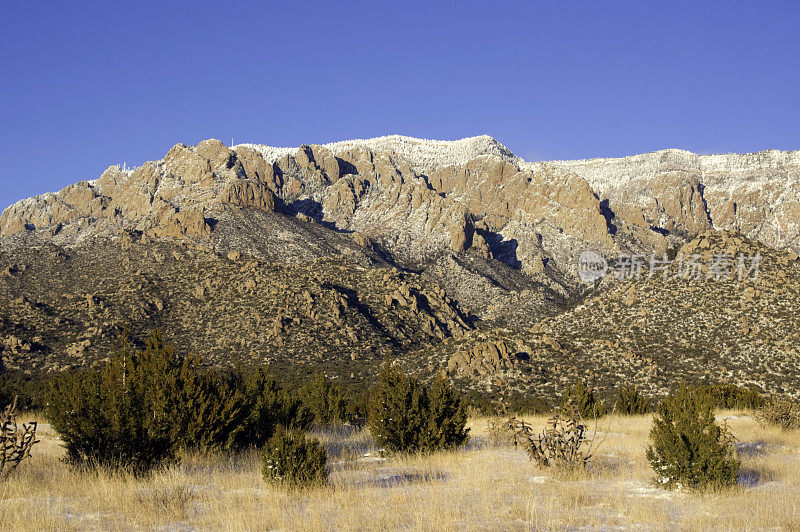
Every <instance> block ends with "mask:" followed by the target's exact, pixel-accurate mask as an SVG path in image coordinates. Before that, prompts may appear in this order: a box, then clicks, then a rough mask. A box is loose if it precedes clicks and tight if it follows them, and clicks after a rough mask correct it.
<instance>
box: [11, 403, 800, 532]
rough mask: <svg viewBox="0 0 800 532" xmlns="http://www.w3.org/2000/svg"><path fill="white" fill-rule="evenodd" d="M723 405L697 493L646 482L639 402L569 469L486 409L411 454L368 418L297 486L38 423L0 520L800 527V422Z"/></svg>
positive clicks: (260, 526) (245, 525) (125, 525)
mask: <svg viewBox="0 0 800 532" xmlns="http://www.w3.org/2000/svg"><path fill="white" fill-rule="evenodd" d="M723 417H727V418H728V423H729V426H730V427H731V428H732V430H733V433H734V435H735V436H736V437H737V438H738V439H739V440H740V443H739V447H740V453H741V458H742V464H743V467H742V475H741V482H740V485H739V486H738V487H736V488H733V489H731V490H727V491H724V492H717V493H706V494H698V493H674V492H668V491H664V490H661V489H658V488H656V487H654V485H653V482H652V471H651V469H650V467H649V465H648V463H647V461H646V459H645V448H646V446H647V443H648V432H649V430H650V424H651V418H650V416H638V417H630V418H626V417H618V416H612V417H607V418H603V419H602V420H601V422H600V431H601V433H600V437H604V438H605V439H604V443H603V445H602V447H601V448H600V449H599V451H598V453H597V457H596V460H595V463H594V465H593V466H592V467H591V468H590V469H589V470H587V471H586V472H583V473H580V474H573V475H571V476H568V477H565V476H563V475H558V474H554V472H552V471H549V470H544V469H538V468H536V467H534V465H533V464H531V463H530V462H528V460H527V456H526V455H525V454H524V453H523V452H522V451H521V450H516V449H514V448H513V447H512V446H511V445H510V444H509V443H507V442H503V441H501V442H496V441H493V440H492V438H491V437H490V435H489V434H488V433H487V430H486V426H487V420H486V419H473V420H471V422H470V426H471V427H472V438H471V440H470V443H469V444H468V445H467V447H466V448H465V449H461V450H458V451H453V452H447V453H440V454H435V455H431V456H419V457H398V458H388V459H382V458H380V457H379V456H378V454H377V453H376V452H375V449H374V446H373V443H372V440H371V438H370V436H369V432H368V431H361V432H356V433H352V432H350V433H348V432H347V431H346V430H341V431H331V432H318V433H317V436H318V437H320V439H321V440H322V441H323V442H324V443H325V445H326V447H327V448H328V462H329V467H330V468H331V475H330V483H329V486H327V487H325V488H320V489H316V490H311V491H306V492H301V493H286V492H284V491H281V490H280V489H276V488H273V487H270V486H268V485H266V484H265V483H264V482H263V480H262V478H261V463H260V460H259V458H258V455H257V454H256V453H252V454H248V455H242V456H237V457H214V456H211V457H209V456H190V457H186V458H185V459H184V460H183V461H182V463H181V464H180V465H175V466H172V467H170V468H168V469H166V470H164V471H161V472H159V473H156V474H155V475H153V476H152V477H148V478H146V479H136V478H133V477H131V476H128V475H110V474H97V473H86V472H75V471H73V470H71V469H70V468H69V467H68V466H66V465H65V464H64V463H63V462H62V461H61V458H62V455H63V450H62V448H61V447H60V445H59V441H58V438H57V436H56V435H55V434H54V433H53V431H52V430H51V429H50V427H49V426H48V425H47V424H45V423H42V424H41V426H40V429H39V437H40V440H41V443H39V444H38V445H37V446H36V447H34V451H33V452H34V455H33V458H32V459H31V460H30V461H29V462H27V463H24V464H23V465H22V466H20V468H19V469H18V470H17V471H16V472H15V473H13V474H12V476H11V477H10V478H8V479H7V480H5V481H2V482H0V504H1V505H2V513H0V529H3V530H11V529H14V530H22V529H28V530H34V529H35V530H77V529H81V530H85V529H112V530H116V529H131V528H142V529H166V530H195V529H199V530H214V529H226V530H338V529H343V530H350V529H358V530H376V529H397V528H406V529H409V528H410V529H424V530H452V529H467V530H473V529H476V530H499V529H518V530H538V529H545V530H550V529H609V528H639V529H647V530H650V529H656V530H674V529H767V528H771V529H785V530H800V432H797V431H795V432H782V431H781V430H780V429H776V428H763V427H760V426H759V425H758V424H757V423H756V422H755V421H754V420H753V419H752V417H751V416H750V415H748V414H747V413H742V412H723V413H720V414H719V415H718V419H720V418H723ZM22 420H27V419H26V418H25V416H22V417H21V418H20V421H22ZM529 420H530V421H531V422H533V423H534V424H536V425H537V426H538V425H543V424H544V422H545V418H544V417H540V418H530V419H529Z"/></svg>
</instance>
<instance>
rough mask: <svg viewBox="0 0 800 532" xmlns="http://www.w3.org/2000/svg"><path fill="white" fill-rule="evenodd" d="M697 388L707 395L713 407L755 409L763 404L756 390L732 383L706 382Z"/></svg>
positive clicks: (762, 399)
mask: <svg viewBox="0 0 800 532" xmlns="http://www.w3.org/2000/svg"><path fill="white" fill-rule="evenodd" d="M698 390H699V392H700V393H702V394H705V395H707V396H708V397H709V399H710V400H711V402H712V404H713V405H714V407H715V408H731V409H736V410H755V409H757V408H760V407H761V406H762V405H763V404H764V397H763V396H762V395H761V394H760V393H758V392H757V391H755V390H752V389H750V388H744V387H742V386H737V385H735V384H732V383H718V384H708V385H704V386H699V387H698Z"/></svg>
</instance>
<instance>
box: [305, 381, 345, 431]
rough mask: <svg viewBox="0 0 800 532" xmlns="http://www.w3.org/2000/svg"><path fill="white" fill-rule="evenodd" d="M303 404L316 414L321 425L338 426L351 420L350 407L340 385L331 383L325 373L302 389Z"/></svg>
mask: <svg viewBox="0 0 800 532" xmlns="http://www.w3.org/2000/svg"><path fill="white" fill-rule="evenodd" d="M300 397H301V399H302V402H303V404H304V405H305V406H306V407H307V408H308V409H309V410H310V411H311V412H312V413H313V414H314V422H315V423H319V424H320V425H338V424H342V423H345V422H346V421H348V420H349V417H350V416H349V414H350V412H349V410H350V405H349V401H348V400H347V395H346V394H345V392H344V390H343V389H342V387H341V386H340V385H339V384H335V383H333V382H331V381H330V380H329V379H327V378H326V377H325V375H324V374H323V373H316V374H315V375H313V376H312V377H311V378H309V379H308V380H306V381H305V382H304V383H303V386H302V387H301V388H300Z"/></svg>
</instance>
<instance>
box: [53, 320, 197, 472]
mask: <svg viewBox="0 0 800 532" xmlns="http://www.w3.org/2000/svg"><path fill="white" fill-rule="evenodd" d="M196 364H197V361H196V360H194V359H191V358H181V357H178V356H176V355H175V353H174V351H173V350H172V349H171V348H170V347H168V346H165V345H164V343H163V339H162V337H161V335H160V334H159V333H157V332H154V333H153V334H152V335H151V336H150V337H149V338H148V339H147V342H146V347H145V348H144V349H143V350H141V351H134V350H132V349H131V348H130V346H129V345H128V344H127V343H124V342H121V343H120V345H119V346H118V348H117V352H116V354H115V355H114V356H113V357H111V359H110V360H109V361H108V362H107V363H106V364H105V365H104V366H102V367H100V368H90V369H84V370H81V371H76V372H71V373H67V374H64V375H62V376H61V377H60V378H58V379H56V380H55V381H54V382H53V385H52V387H51V390H50V393H49V400H48V404H47V408H46V415H47V418H48V419H49V421H50V423H51V425H52V426H53V428H54V429H55V430H56V431H57V432H58V433H59V435H60V436H61V439H62V440H63V442H64V445H65V447H66V450H67V459H68V461H69V462H71V463H72V464H75V465H88V466H100V467H112V468H125V469H130V470H132V471H133V472H135V473H143V472H146V471H148V470H149V469H152V468H153V467H156V466H159V465H161V464H163V463H164V462H167V461H169V460H171V459H173V458H174V457H175V454H176V451H177V449H178V445H179V442H180V431H181V430H183V429H184V427H183V426H182V425H183V423H182V420H181V419H180V418H179V417H178V416H176V412H180V411H181V409H180V408H178V406H179V405H178V404H177V403H178V401H180V400H181V399H182V398H181V397H180V396H179V395H177V394H176V393H175V386H176V383H178V385H180V383H181V382H182V381H183V379H184V378H185V377H186V376H187V375H188V376H191V375H193V371H192V368H193V366H196Z"/></svg>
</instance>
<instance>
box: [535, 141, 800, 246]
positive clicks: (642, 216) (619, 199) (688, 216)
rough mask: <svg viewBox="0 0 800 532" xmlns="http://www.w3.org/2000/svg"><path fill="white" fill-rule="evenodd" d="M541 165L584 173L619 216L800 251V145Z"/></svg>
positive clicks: (680, 230)
mask: <svg viewBox="0 0 800 532" xmlns="http://www.w3.org/2000/svg"><path fill="white" fill-rule="evenodd" d="M543 164H544V165H546V166H553V167H558V168H562V169H565V170H569V171H571V172H575V173H576V174H578V175H579V176H581V177H583V178H584V179H586V180H587V181H588V182H589V184H590V185H591V186H592V188H593V189H594V190H595V191H596V192H597V193H598V195H599V196H600V197H601V198H602V199H608V200H609V202H610V209H611V211H613V212H614V214H615V215H616V218H617V219H618V221H620V222H622V223H627V224H632V225H639V226H652V227H655V228H658V229H661V230H665V231H668V232H677V233H679V234H684V235H688V236H693V235H696V234H699V233H702V232H703V231H704V230H706V229H708V228H713V229H715V230H726V231H738V232H741V233H742V234H744V235H745V236H747V237H749V238H752V239H757V240H759V241H761V242H763V243H765V244H767V245H768V246H771V247H776V248H791V249H793V250H795V251H798V250H800V151H792V152H785V151H778V150H767V151H762V152H758V153H750V154H745V155H738V154H723V155H698V154H695V153H691V152H687V151H683V150H662V151H657V152H653V153H647V154H643V155H635V156H632V157H623V158H619V159H590V160H584V161H554V162H550V163H543ZM533 166H536V165H533ZM539 166H541V165H539Z"/></svg>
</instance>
